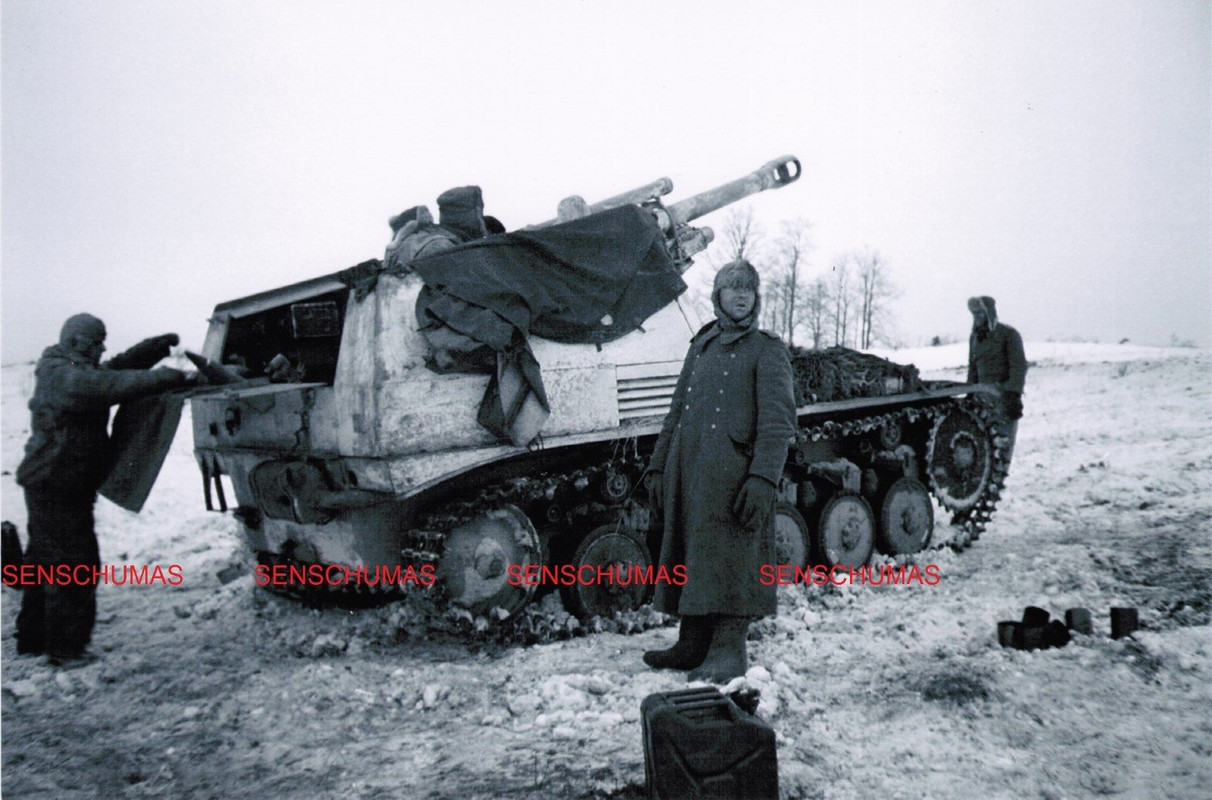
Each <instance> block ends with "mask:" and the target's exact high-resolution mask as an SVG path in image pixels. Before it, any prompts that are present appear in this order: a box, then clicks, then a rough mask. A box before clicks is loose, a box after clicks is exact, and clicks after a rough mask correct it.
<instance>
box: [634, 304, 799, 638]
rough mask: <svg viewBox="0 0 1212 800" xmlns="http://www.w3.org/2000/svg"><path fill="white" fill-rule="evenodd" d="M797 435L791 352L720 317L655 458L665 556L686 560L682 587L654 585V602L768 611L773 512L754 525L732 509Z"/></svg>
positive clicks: (776, 472)
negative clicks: (763, 577) (765, 582)
mask: <svg viewBox="0 0 1212 800" xmlns="http://www.w3.org/2000/svg"><path fill="white" fill-rule="evenodd" d="M794 434H795V396H794V392H793V389H792V373H791V359H790V357H789V355H788V353H787V348H786V346H785V345H784V344H783V343H782V341H780V340H779V339H778V337H776V336H774V335H773V334H770V333H766V332H765V331H761V330H758V329H757V328H756V327H750V328H748V329H747V330H741V331H735V330H734V331H729V330H721V328H720V326H719V323H718V321H717V322H713V323H711V324H710V325H708V326H706V327H704V328H703V329H702V330H701V331H699V333H698V334H697V335H696V336H695V338H694V339H693V340H692V341H691V344H690V351H689V352H688V353H687V354H686V361H685V363H684V364H683V366H682V373H681V375H680V376H679V378H678V382H677V388H676V389H675V390H674V393H673V402H672V406H671V408H670V411H669V414H668V416H666V418H665V424H664V427H663V428H662V430H661V434H660V437H659V438H658V439H657V444H656V448H655V450H654V451H653V456H652V469H653V470H660V471H661V473H662V474H661V476H660V478H661V479H662V480H663V481H664V489H665V492H664V497H665V513H664V519H665V527H664V538H663V539H662V543H661V563H662V564H663V565H665V566H667V567H669V568H670V569H672V568H673V566H675V565H677V564H684V565H685V566H686V575H687V580H686V585H685V586H682V587H679V586H672V585H664V584H658V586H657V589H656V596H655V599H654V605H655V607H656V608H657V610H659V611H664V612H666V613H671V614H682V615H686V614H729V615H734V616H765V615H769V614H773V613H774V611H775V589H774V587H773V586H762V585H761V582H760V580H759V577H760V572H759V570H760V568H761V565H762V564H773V563H775V561H776V558H775V541H774V515H773V513H770V514H768V515H767V523H766V525H765V526H764V528H763V529H762V530H760V531H752V530H746V529H745V528H744V527H743V526H742V525H741V523H740V522H739V521H738V520H737V518H736V517H735V516H734V515H733V513H732V510H731V506H732V501H733V498H734V497H735V496H736V493H737V490H738V489H739V488H740V486H741V484H742V483H743V482H744V481H745V479H746V478H747V477H748V476H750V475H757V476H759V477H761V478H763V479H765V480H768V481H770V482H771V483H772V484H774V485H775V486H777V485H778V483H779V479H780V478H781V477H782V472H783V464H784V463H785V461H786V459H787V449H788V445H789V443H790V441H791V438H792V437H793V436H794Z"/></svg>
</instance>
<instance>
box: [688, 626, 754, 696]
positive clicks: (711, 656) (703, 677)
mask: <svg viewBox="0 0 1212 800" xmlns="http://www.w3.org/2000/svg"><path fill="white" fill-rule="evenodd" d="M748 633H749V617H734V616H729V615H726V614H720V615H718V616H717V617H716V618H715V632H714V634H713V635H712V637H711V648H710V649H709V650H708V651H707V658H706V659H704V661H703V663H702V664H701V665H699V668H698V669H696V670H693V671H692V672H691V673H690V680H692V681H707V682H709V683H727V682H728V681H730V680H732V679H733V678H739V677H740V676H742V675H744V674H745V672H746V670H748V669H749V656H748V654H747V653H746V652H745V637H746V635H747V634H748Z"/></svg>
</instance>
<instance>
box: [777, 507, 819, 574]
mask: <svg viewBox="0 0 1212 800" xmlns="http://www.w3.org/2000/svg"><path fill="white" fill-rule="evenodd" d="M774 548H775V552H776V553H777V554H778V556H777V557H778V563H780V564H794V565H796V566H797V567H802V566H804V565H805V564H807V563H808V554H809V553H810V552H811V548H812V539H811V537H810V536H809V534H808V523H807V522H805V521H804V517H803V515H801V514H800V512H799V511H797V510H796V507H795V506H794V505H792V504H791V503H788V502H786V501H784V500H780V501H779V502H778V504H776V505H775V507H774Z"/></svg>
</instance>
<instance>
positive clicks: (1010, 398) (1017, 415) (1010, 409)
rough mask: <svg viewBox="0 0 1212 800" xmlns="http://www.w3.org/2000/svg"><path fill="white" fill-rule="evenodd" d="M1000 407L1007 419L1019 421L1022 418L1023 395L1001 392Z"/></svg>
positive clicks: (1020, 393)
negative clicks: (1004, 411)
mask: <svg viewBox="0 0 1212 800" xmlns="http://www.w3.org/2000/svg"><path fill="white" fill-rule="evenodd" d="M1002 407H1003V408H1004V409H1005V410H1006V417H1007V418H1009V419H1012V420H1013V419H1021V418H1022V416H1023V393H1022V392H1002Z"/></svg>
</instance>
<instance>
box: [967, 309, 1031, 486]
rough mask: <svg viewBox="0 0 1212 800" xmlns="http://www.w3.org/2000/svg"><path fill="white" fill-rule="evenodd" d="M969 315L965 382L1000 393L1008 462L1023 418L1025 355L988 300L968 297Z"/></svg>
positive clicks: (1019, 338)
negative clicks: (984, 384) (993, 389)
mask: <svg viewBox="0 0 1212 800" xmlns="http://www.w3.org/2000/svg"><path fill="white" fill-rule="evenodd" d="M968 310H969V311H970V312H972V334H971V336H969V338H968V383H988V384H992V385H994V386H996V387H997V388H999V389H1001V391H1002V398H1001V399H1002V407H1001V416H1002V421H1001V423H1000V424H999V425H998V433H999V434H1000V435H1001V436H1003V437H1005V439H1006V444H1005V445H1004V447H1005V459H1006V461H1007V462H1009V461H1010V456H1011V455H1012V454H1013V452H1014V439H1015V437H1016V436H1017V435H1018V421H1019V419H1020V418H1021V417H1022V416H1023V385H1024V383H1025V382H1026V379H1027V356H1026V353H1025V352H1024V351H1023V337H1022V336H1020V335H1019V332H1018V331H1017V330H1015V329H1014V328H1012V327H1010V326H1009V325H1007V324H1006V323H1004V322H1001V321H999V320H998V318H997V304H996V303H995V301H994V300H993V298H992V297H988V296H981V297H970V298H968Z"/></svg>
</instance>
